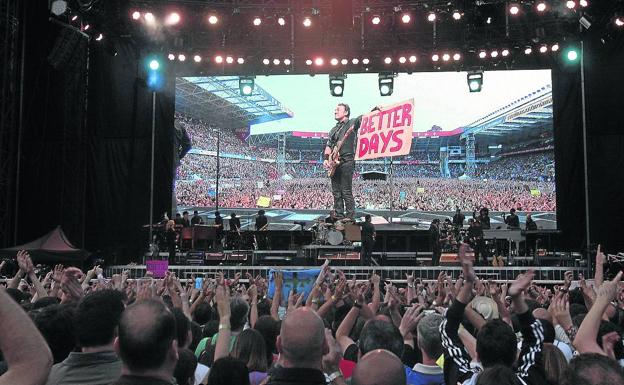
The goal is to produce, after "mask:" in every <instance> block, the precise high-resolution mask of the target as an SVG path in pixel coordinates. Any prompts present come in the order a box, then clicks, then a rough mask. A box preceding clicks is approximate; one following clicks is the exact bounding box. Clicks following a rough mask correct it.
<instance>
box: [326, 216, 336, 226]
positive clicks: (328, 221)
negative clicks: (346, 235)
mask: <svg viewBox="0 0 624 385" xmlns="http://www.w3.org/2000/svg"><path fill="white" fill-rule="evenodd" d="M336 222H338V218H335V217H334V218H332V217H331V216H329V217H327V218H325V223H327V224H328V225H333V224H334V223H336Z"/></svg>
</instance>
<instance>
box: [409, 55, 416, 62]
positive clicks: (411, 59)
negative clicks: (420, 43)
mask: <svg viewBox="0 0 624 385" xmlns="http://www.w3.org/2000/svg"><path fill="white" fill-rule="evenodd" d="M416 60H417V59H416V55H412V56H410V57H409V61H410V63H416Z"/></svg>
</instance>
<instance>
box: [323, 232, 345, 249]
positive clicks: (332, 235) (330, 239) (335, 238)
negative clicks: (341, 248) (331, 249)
mask: <svg viewBox="0 0 624 385" xmlns="http://www.w3.org/2000/svg"><path fill="white" fill-rule="evenodd" d="M343 238H344V237H343V235H342V233H341V232H340V231H338V230H329V231H328V232H327V235H326V237H325V239H326V240H327V243H329V244H330V245H332V246H338V245H340V244H341V243H342V240H343Z"/></svg>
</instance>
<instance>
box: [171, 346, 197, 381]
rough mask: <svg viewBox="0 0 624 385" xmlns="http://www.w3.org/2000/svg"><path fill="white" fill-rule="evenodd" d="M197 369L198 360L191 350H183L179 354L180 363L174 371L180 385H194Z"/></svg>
mask: <svg viewBox="0 0 624 385" xmlns="http://www.w3.org/2000/svg"><path fill="white" fill-rule="evenodd" d="M196 368H197V358H195V354H194V353H193V352H192V351H190V350H189V349H181V350H180V351H179V352H178V363H177V364H176V366H175V370H174V371H173V377H175V379H176V382H177V383H178V385H194V384H195V369H196Z"/></svg>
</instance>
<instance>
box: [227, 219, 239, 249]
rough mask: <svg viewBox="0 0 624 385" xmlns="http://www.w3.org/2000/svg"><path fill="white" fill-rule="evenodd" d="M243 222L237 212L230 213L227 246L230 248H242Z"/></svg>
mask: <svg viewBox="0 0 624 385" xmlns="http://www.w3.org/2000/svg"><path fill="white" fill-rule="evenodd" d="M240 229H241V223H240V218H238V217H237V216H236V213H232V214H230V232H229V234H228V238H227V241H226V243H227V245H226V247H229V248H236V249H238V248H240V243H241V238H242V237H241V232H240Z"/></svg>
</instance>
